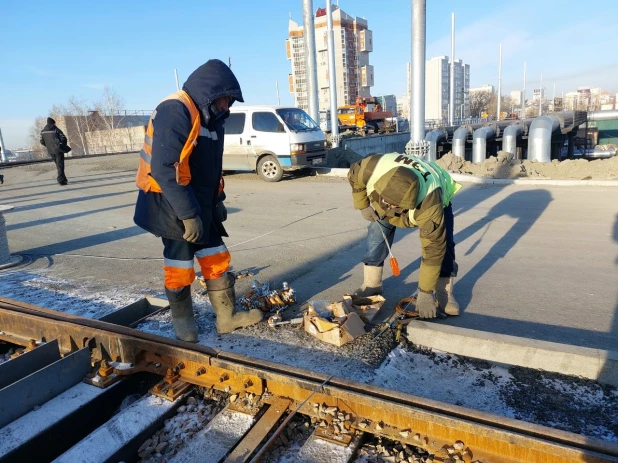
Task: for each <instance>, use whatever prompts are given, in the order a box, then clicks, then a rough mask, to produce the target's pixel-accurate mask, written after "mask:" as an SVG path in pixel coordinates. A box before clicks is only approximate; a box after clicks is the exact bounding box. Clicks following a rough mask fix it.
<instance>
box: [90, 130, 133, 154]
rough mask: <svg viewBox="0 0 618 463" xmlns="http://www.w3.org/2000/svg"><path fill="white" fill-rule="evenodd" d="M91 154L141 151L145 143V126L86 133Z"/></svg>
mask: <svg viewBox="0 0 618 463" xmlns="http://www.w3.org/2000/svg"><path fill="white" fill-rule="evenodd" d="M86 140H87V142H88V152H89V154H103V153H117V152H123V151H139V150H140V149H141V148H142V144H143V143H144V126H142V125H139V126H136V127H125V128H121V129H114V130H96V131H93V132H86Z"/></svg>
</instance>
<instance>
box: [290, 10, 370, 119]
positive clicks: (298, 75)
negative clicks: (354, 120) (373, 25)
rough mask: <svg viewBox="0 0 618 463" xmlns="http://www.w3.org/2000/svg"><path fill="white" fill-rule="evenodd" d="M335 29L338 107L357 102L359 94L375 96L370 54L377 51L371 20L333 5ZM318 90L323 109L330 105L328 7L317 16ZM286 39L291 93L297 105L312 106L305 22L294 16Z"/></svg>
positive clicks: (302, 106)
mask: <svg viewBox="0 0 618 463" xmlns="http://www.w3.org/2000/svg"><path fill="white" fill-rule="evenodd" d="M332 9H333V32H334V48H335V72H336V76H335V77H336V80H337V104H338V106H342V105H346V104H354V102H355V101H356V97H357V96H371V87H373V85H374V74H373V66H372V65H370V64H369V53H371V52H372V51H373V33H372V31H370V30H369V29H368V26H367V20H365V19H363V18H357V17H353V16H350V15H348V14H347V13H345V12H344V11H343V10H341V9H340V8H339V7H337V6H335V5H333V6H332ZM314 23H315V42H316V54H317V71H318V92H319V106H320V110H321V111H325V110H327V109H329V108H330V88H329V75H328V34H327V27H326V9H325V8H320V9H318V10H317V13H316V16H315V19H314ZM288 35H289V36H288V38H287V39H286V41H285V46H286V51H287V58H288V59H289V60H290V62H291V65H292V73H291V74H290V75H289V77H288V79H289V87H290V93H292V94H294V103H295V105H296V106H297V107H299V108H302V109H308V107H309V104H308V95H307V76H306V58H305V39H304V31H303V25H302V24H300V25H299V24H297V23H296V22H294V21H293V20H291V19H290V21H289V25H288Z"/></svg>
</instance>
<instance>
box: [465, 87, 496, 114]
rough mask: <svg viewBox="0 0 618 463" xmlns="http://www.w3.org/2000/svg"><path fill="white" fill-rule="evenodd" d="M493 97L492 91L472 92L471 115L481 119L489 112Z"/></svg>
mask: <svg viewBox="0 0 618 463" xmlns="http://www.w3.org/2000/svg"><path fill="white" fill-rule="evenodd" d="M493 95H494V93H492V92H490V91H483V92H470V115H471V116H472V117H481V115H482V114H483V113H484V112H487V110H488V107H489V103H490V102H491V100H492V98H493Z"/></svg>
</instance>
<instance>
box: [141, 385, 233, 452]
mask: <svg viewBox="0 0 618 463" xmlns="http://www.w3.org/2000/svg"><path fill="white" fill-rule="evenodd" d="M194 391H195V393H194V394H193V395H191V396H190V397H188V398H187V402H186V405H181V406H180V407H178V409H177V411H176V414H175V415H174V416H172V417H171V418H168V419H167V420H165V423H164V425H163V428H161V429H159V430H158V431H157V432H156V433H155V434H154V435H153V436H151V437H149V438H148V439H146V440H145V441H144V442H143V443H142V444H141V445H140V447H139V450H138V457H139V460H138V461H139V462H140V463H163V462H167V461H169V460H171V459H172V458H173V457H174V456H175V455H176V454H177V453H178V452H179V451H180V450H182V449H183V448H184V447H185V445H186V444H187V443H188V442H189V441H190V440H191V439H192V438H193V436H194V435H195V434H196V433H197V432H199V431H200V430H202V429H203V428H204V427H205V426H206V425H207V424H208V423H209V422H210V421H211V420H212V419H213V418H214V417H215V416H216V415H217V414H218V413H219V412H220V411H221V410H223V408H225V405H226V404H227V400H228V397H227V394H224V393H223V392H219V391H213V390H210V389H207V390H204V389H203V388H196V389H194Z"/></svg>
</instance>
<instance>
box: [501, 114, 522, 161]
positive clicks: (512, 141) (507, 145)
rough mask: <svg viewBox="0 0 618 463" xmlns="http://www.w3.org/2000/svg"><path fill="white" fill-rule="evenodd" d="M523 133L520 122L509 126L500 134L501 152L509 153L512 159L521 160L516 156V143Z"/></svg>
mask: <svg viewBox="0 0 618 463" xmlns="http://www.w3.org/2000/svg"><path fill="white" fill-rule="evenodd" d="M523 132H524V126H523V125H522V124H521V123H520V122H517V123H515V124H511V125H509V126H508V127H507V128H506V129H504V132H502V151H506V152H507V153H511V154H512V155H513V158H514V159H515V158H516V159H520V158H521V156H517V141H518V140H519V139H520V138H521V135H522V133H523Z"/></svg>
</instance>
